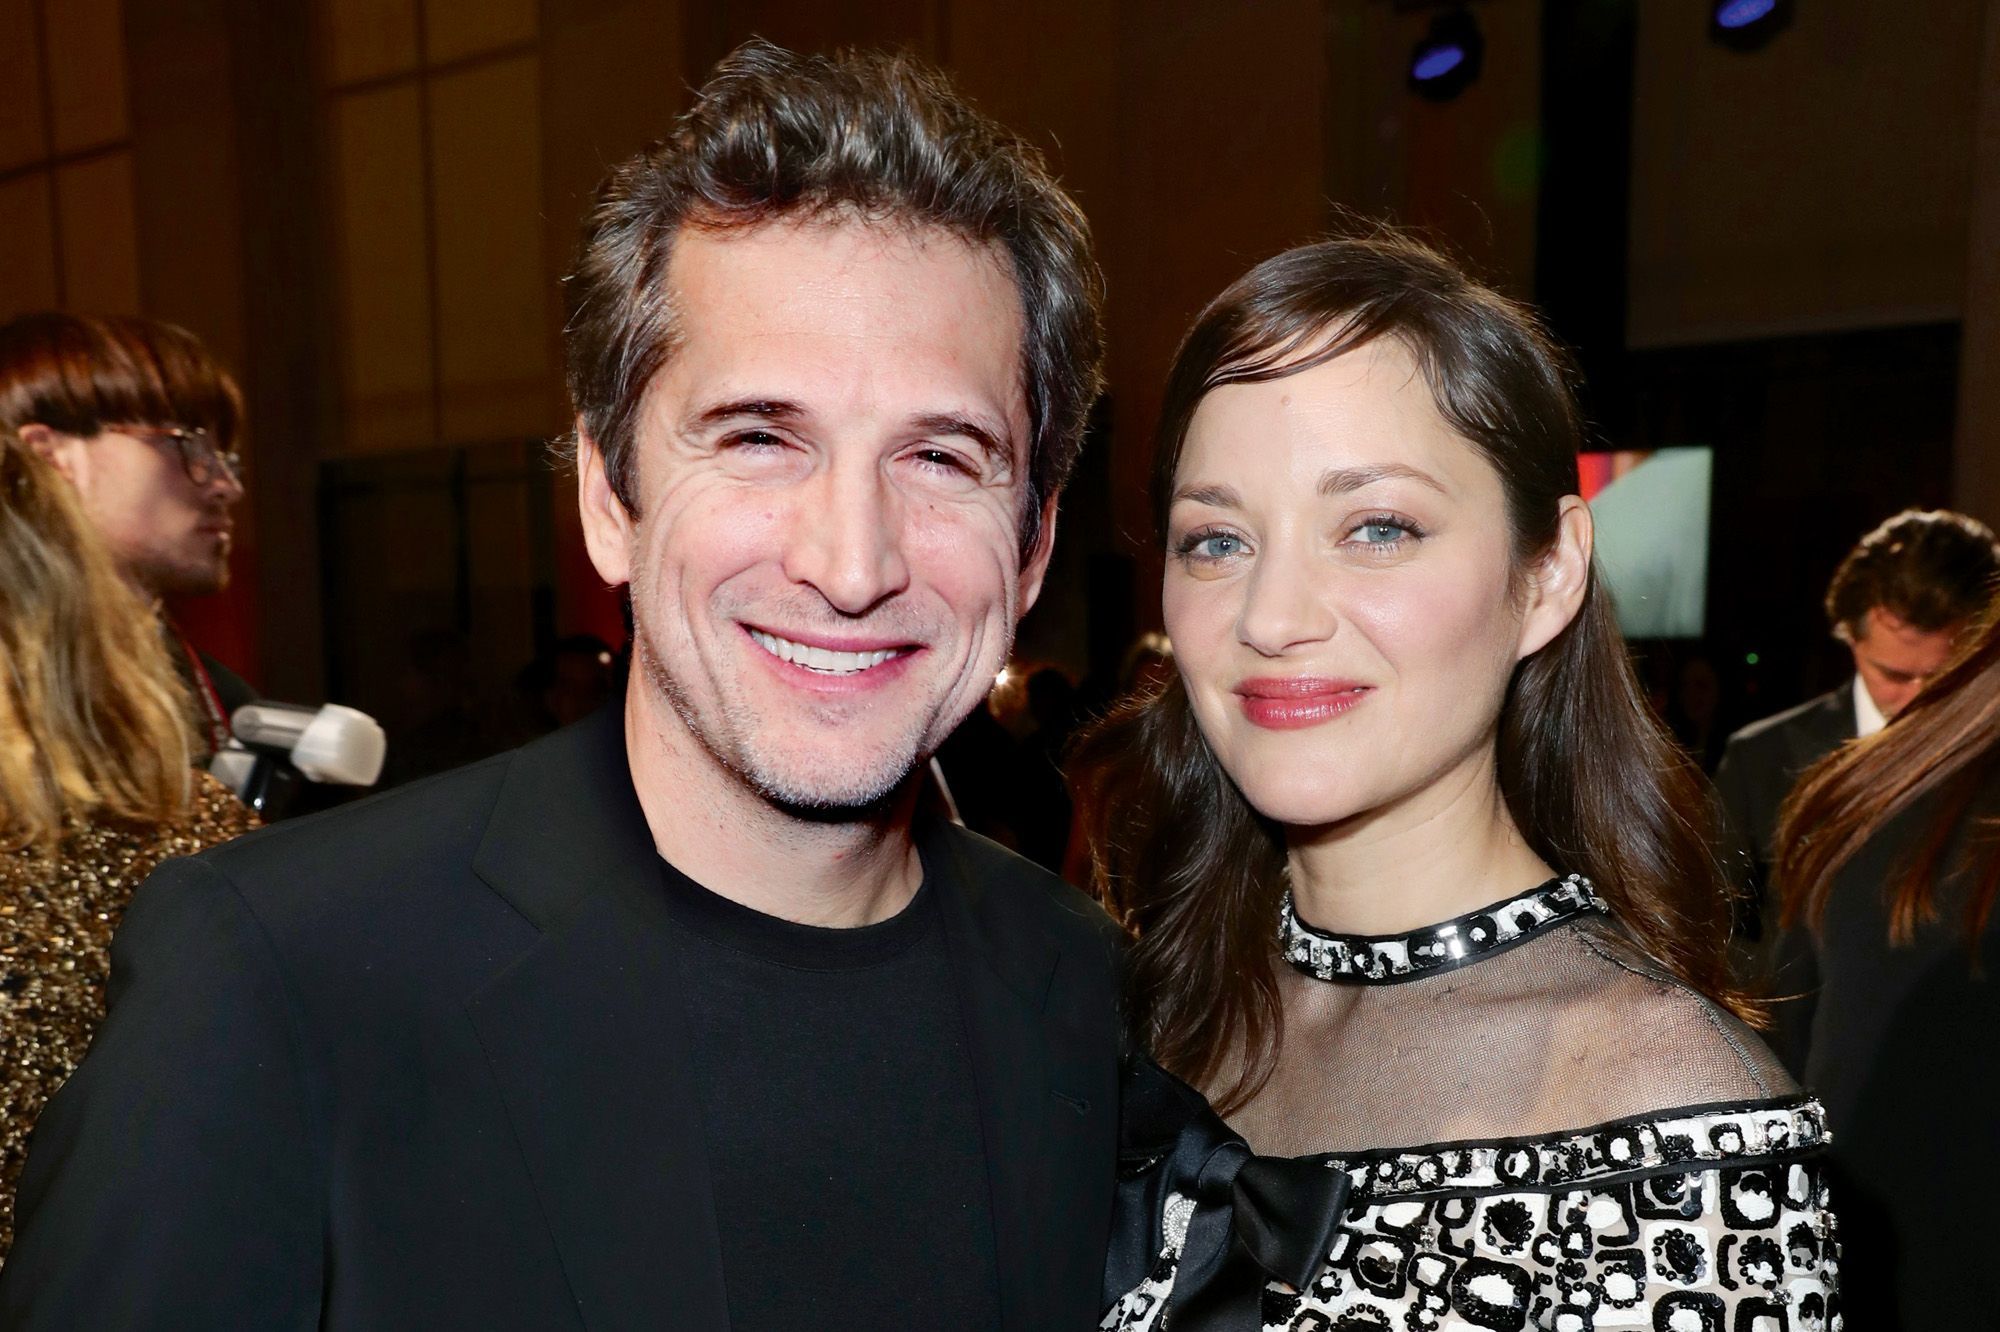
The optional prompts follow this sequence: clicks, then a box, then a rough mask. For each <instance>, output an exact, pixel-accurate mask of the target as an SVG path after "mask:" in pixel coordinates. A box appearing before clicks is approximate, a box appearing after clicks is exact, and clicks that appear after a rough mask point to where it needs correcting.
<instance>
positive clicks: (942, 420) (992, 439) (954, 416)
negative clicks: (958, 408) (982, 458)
mask: <svg viewBox="0 0 2000 1332" xmlns="http://www.w3.org/2000/svg"><path fill="white" fill-rule="evenodd" d="M910 424H911V425H913V426H915V427H916V428H917V429H918V430H920V431H922V432H923V433H924V434H926V435H958V436H960V437H962V438H965V439H969V440H971V441H972V442H973V443H975V444H977V445H978V446H979V447H980V450H981V451H982V452H984V453H986V454H987V455H989V456H990V457H991V458H992V459H993V460H994V461H995V462H997V463H1001V464H1007V463H1011V462H1012V461H1013V459H1014V451H1013V450H1012V449H1011V448H1009V447H1008V446H1007V431H1006V429H1005V428H1004V427H1001V426H998V425H994V424H991V423H989V422H987V421H984V420H982V419H980V418H979V417H976V416H971V415H968V414H966V413H964V412H925V413H923V414H922V415H920V416H915V417H912V418H911V420H910Z"/></svg>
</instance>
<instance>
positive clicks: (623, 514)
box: [576, 417, 632, 587]
mask: <svg viewBox="0 0 2000 1332" xmlns="http://www.w3.org/2000/svg"><path fill="white" fill-rule="evenodd" d="M576 502H577V510H578V514H579V516H580V517H581V518H582V519H583V545H584V549H585V550H587V551H588V552H589V553H590V563H591V565H592V567H594V568H595V569H596V570H597V576H598V577H599V578H602V579H603V580H604V584H605V586H606V587H619V586H622V585H623V584H625V583H629V582H631V581H632V515H631V513H629V512H628V511H627V510H626V508H625V501H623V500H621V499H619V498H618V492H617V491H616V490H613V489H612V487H611V476H610V474H609V473H608V472H607V471H606V470H605V464H604V451H603V450H602V449H600V448H598V447H597V441H596V440H594V439H592V438H591V437H590V435H589V433H588V432H586V431H585V430H584V428H583V419H582V418H581V417H578V418H577V423H576Z"/></svg>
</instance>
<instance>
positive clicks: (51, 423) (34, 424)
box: [0, 312, 257, 752]
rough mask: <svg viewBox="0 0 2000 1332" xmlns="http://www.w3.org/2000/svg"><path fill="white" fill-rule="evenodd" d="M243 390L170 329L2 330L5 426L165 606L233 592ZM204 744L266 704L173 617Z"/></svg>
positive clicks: (131, 321) (102, 325)
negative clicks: (250, 707) (45, 463)
mask: <svg viewBox="0 0 2000 1332" xmlns="http://www.w3.org/2000/svg"><path fill="white" fill-rule="evenodd" d="M242 419H243V395H242V392H241V390H240V389H239V388H238V387H237V385H236V381H235V380H234V379H233V378H232V377H231V376H230V374H229V372H228V371H227V370H226V369H224V368H223V366H222V364H221V363H220V362H219V361H217V360H216V358H215V356H214V354H213V353H211V352H210V351H209V350H208V348H206V347H205V346H203V345H202V344H201V342H200V341H199V340H198V339H197V338H195V336H194V335H193V334H191V333H189V332H187V331H186V330H185V329H181V328H178V327H176V326H174V325H172V324H166V323H162V322H159V321H157V320H150V319H137V318H124V317H100V316H90V315H75V314H64V313H55V312H49V313H42V314H30V315H23V316H21V317H19V318H17V319H14V320H12V321H10V322H9V323H7V324H5V325H4V326H0V431H4V432H5V433H7V434H9V435H12V436H14V437H15V438H17V439H18V440H20V442H21V443H22V444H24V445H26V446H27V447H28V448H31V449H33V450H35V452H37V453H39V454H41V455H42V456H43V457H45V458H47V459H48V460H49V461H50V462H51V463H52V464H54V466H55V467H56V469H57V470H58V471H60V472H61V473H62V474H63V475H64V476H65V477H67V478H69V480H70V482H71V483H72V484H73V485H74V486H75V487H76V490H77V495H78V497H79V498H80V499H81V500H82V502H83V508H84V512H85V513H86V514H87V515H89V517H90V519H91V521H92V523H93V524H94V525H95V526H96V528H97V530H98V533H99V534H100V535H101V536H102V537H103V538H104V541H105V544H106V545H107V546H108V547H109V548H110V551H111V554H112V557H113V558H114V559H115V560H116V561H117V563H118V567H119V569H120V571H121V572H122V573H123V574H124V575H125V577H126V578H127V579H128V580H129V581H130V582H131V583H132V584H133V585H134V586H135V587H137V588H138V589H139V590H140V591H141V592H143V593H144V594H145V595H146V597H147V598H148V599H149V600H151V601H153V602H154V603H156V604H160V603H162V602H163V599H164V598H166V597H168V596H180V597H189V596H209V595H212V594H214V593H217V592H220V591H221V590H222V589H223V588H224V587H226V586H227V585H228V583H229V553H230V547H231V543H232V540H233V538H234V532H235V524H234V520H233V518H232V516H231V515H232V511H233V510H234V509H235V507H236V505H237V503H238V501H240V500H241V499H242V498H243V483H242V462H241V459H240V458H239V457H238V456H237V454H236V453H235V451H234V450H235V441H236V437H237V433H238V430H239V428H240V426H241V423H242ZM161 622H162V626H163V629H164V631H165V632H166V633H167V635H168V637H169V639H170V640H171V645H172V647H173V648H174V659H175V661H176V663H177V664H178V665H179V667H180V668H181V672H182V675H183V677H184V678H185V679H186V681H187V684H188V689H189V693H190V695H191V696H192V697H193V699H194V704H195V708H196V713H197V715H196V717H195V720H196V722H197V723H198V732H199V734H200V736H201V739H202V741H203V748H204V749H206V750H208V751H210V752H212V751H213V750H215V749H217V748H219V747H220V746H221V745H222V744H223V742H224V741H226V740H227V739H228V736H229V729H228V728H229V716H230V714H231V713H232V712H234V711H235V710H236V708H238V707H240V706H241V705H243V704H244V703H248V702H251V701H253V700H254V699H255V698H256V697H257V695H256V692H255V691H254V690H252V689H251V688H250V686H249V685H247V684H245V683H244V682H243V681H242V680H241V679H239V678H238V677H237V676H236V675H235V674H234V673H233V672H231V671H230V670H228V669H227V668H226V667H224V666H223V665H222V664H221V663H219V662H217V661H215V660H214V659H213V658H212V657H209V656H208V655H207V654H205V653H202V652H200V651H198V650H197V649H195V648H194V647H193V645H192V644H190V643H188V642H187V640H186V638H185V637H184V636H183V635H182V634H181V633H180V632H179V631H178V630H177V629H175V628H174V627H173V625H172V622H171V621H170V620H169V619H167V617H166V615H165V613H164V610H163V611H162V616H161Z"/></svg>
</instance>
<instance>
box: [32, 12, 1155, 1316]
mask: <svg viewBox="0 0 2000 1332" xmlns="http://www.w3.org/2000/svg"><path fill="white" fill-rule="evenodd" d="M571 298H572V299H571V318H570V322H569V326H568V331H567V336H568V339H569V343H568V352H569V361H570V381H571V389H572V394H573V397H574V399H575V404H576V410H577V430H576V460H577V465H578V469H579V480H580V494H581V504H582V516H583V525H584V532H585V537H586V540H587V542H588V545H589V550H590V555H591V558H592V560H593V562H594V563H595V565H596V567H597V569H598V571H599V572H600V573H601V574H602V575H603V577H604V579H605V580H606V582H608V583H611V584H613V585H622V586H625V587H626V588H628V589H629V594H630V598H631V607H632V614H633V620H634V623H635V634H634V645H633V646H634V651H633V661H634V665H633V669H632V672H631V678H630V680H629V682H628V683H627V684H626V686H625V688H624V690H623V693H622V698H621V699H620V700H619V702H618V704H617V705H616V706H614V707H612V708H610V709H607V710H606V711H605V712H604V713H602V714H600V715H599V716H597V717H596V718H593V719H591V720H588V721H586V722H583V723H581V724H579V725H578V726H576V727H572V728H571V729H569V730H567V731H563V732H559V733H557V734H556V735H555V736H552V737H550V738H549V739H547V740H544V741H540V742H537V743H536V744H535V745H532V746H530V747H528V748H526V749H523V750H521V751H518V752H516V753H514V754H511V755H504V756H502V757H500V758H498V759H495V760H492V761H489V762H487V763H484V764H481V765H478V766H476V767H473V768H469V769H465V770H462V771H460V772H458V773H454V774H448V775H446V776H444V777H442V778H439V779H436V780H434V781H432V782H429V783H426V784H423V785H421V786H418V787H415V788H412V789H408V790H406V791H403V792H398V793H395V794H392V795H390V796H386V797H384V798H382V799H380V800H377V801H374V802H371V803H369V804H367V805H364V806H361V807H357V808H353V809H350V810H345V811H341V812H338V813H336V814H333V815H330V816H327V817H324V818H322V819H319V820H314V821H310V822H308V823H305V824H302V825H295V826H293V827H291V828H288V829H284V830H280V831H277V832H274V833H271V834H268V835H265V836H262V837H258V838H252V839H249V840H248V841H246V842H244V843H239V844H238V845H237V846H236V847H234V848H231V849H230V850H229V851H227V852H225V853H223V854H219V855H214V856H205V857H199V858H197V859H195V860H193V861H188V862H181V863H179V864H177V865H175V866H173V867H171V868H169V869H168V870H166V871H164V872H163V873H161V874H160V875H158V876H156V880H155V881H154V882H151V883H149V884H148V886H147V887H146V888H145V889H144V890H142V891H141V893H140V894H139V897H138V900H137V903H136V905H135V906H134V908H133V911H132V913H131V915H130V916H129V917H128V918H127V924H126V926H125V929H124V931H123V933H122V934H121V935H120V937H119V940H118V943H117V945H116V951H115V960H116V967H117V972H116V976H115V978H114V981H113V997H112V1002H111V1010H110V1014H109V1018H108V1020H107V1021H106V1023H105V1025H104V1027H103V1028H102V1031H101V1033H100V1035H99V1037H98V1040H97V1044H96V1046H95V1047H94V1048H93V1050H92V1052H91V1055H90V1057H89V1058H88V1059H87V1060H86V1062H85V1064H84V1065H83V1067H82V1069H81V1070H80V1071H79V1072H78V1074H77V1075H76V1077H75V1078H74V1079H73V1080H72V1082H71V1083H70V1085H69V1086H68V1087H67V1088H66V1089H65V1090H64V1091H63V1093H62V1094H61V1095H60V1096H58V1097H57V1099H56V1101H55V1103H54V1105H53V1106H52V1108H51V1109H50V1111H49V1112H48V1114H47V1115H46V1116H45V1117H44V1119H43V1122H42V1126H41V1129H40V1130H39V1132H38V1135H37V1137H36V1141H35V1145H34V1151H33V1153H32V1157H31V1160H30V1163H29V1166H28V1170H27V1175H26V1178H25V1181H24V1183H23V1186H22V1195H21V1196H22V1199H23V1205H22V1210H23V1214H24V1220H23V1223H22V1234H21V1238H20V1240H19V1241H18V1242H17V1245H16V1247H15V1250H14V1253H13V1255H12V1257H11V1258H10V1259H9V1261H8V1263H7V1267H6V1270H5V1274H4V1278H3V1279H0V1324H4V1325H5V1326H9V1327H49V1328H54V1327H63V1328H70V1327H120V1328H136V1327H166V1326H172V1327H191V1326H193V1327H224V1326H228V1327H258V1328H310V1327H341V1328H346V1327H355V1328H371V1329H376V1328H447V1327H467V1328H472V1327H477V1328H516V1327H518V1328H538V1329H539V1328H555V1327H586V1328H624V1327H633V1328H639V1327H645V1328H660V1327H671V1328H701V1329H706V1328H724V1327H731V1328H738V1329H766V1328H769V1329H777V1328H799V1327H812V1328H822V1329H823V1328H856V1329H859V1328H871V1329H880V1328H911V1329H919V1328H921V1329H935V1328H946V1327H949V1328H954V1329H960V1328H1006V1329H1020V1330H1021V1332H1028V1330H1030V1329H1034V1330H1036V1332H1040V1330H1041V1329H1048V1328H1059V1327H1084V1326H1088V1325H1089V1323H1090V1322H1091V1321H1092V1320H1093V1319H1094V1317H1095V1315H1096V1314H1097V1312H1098V1308H1097V1305H1098V1297H1099V1275H1100V1272H1101V1268H1102V1262H1103V1255H1104V1246H1105V1242H1106V1237H1107V1229H1108V1224H1109V1206H1110V1195H1111V1191H1112V1173H1113V1154H1114V1128H1113V1126H1114V1124H1115V1121H1116V1105H1115V1099H1116V1097H1115V1079H1116V1069H1115V1060H1116V1051H1117V1038H1116V1035H1115V1032H1114V1023H1115V1017H1114V1008H1115V1004H1114V999H1113V992H1114V983H1113V974H1112V973H1113V970H1114V965H1115V944H1114V942H1113V936H1114V932H1113V931H1112V930H1111V928H1110V925H1109V922H1108V921H1107V920H1106V919H1105V918H1104V917H1103V915H1102V914H1101V913H1100V912H1098V911H1097V909H1096V908H1095V907H1094V906H1092V905H1091V904H1089V903H1088V902H1087V901H1086V900H1084V899H1083V898H1082V897H1081V896H1080V895H1078V894H1076V893H1074V892H1073V891H1072V890H1070V889H1068V888H1067V887H1065V886H1064V885H1062V884H1061V883H1059V882H1058V881H1056V880H1054V879H1052V878H1050V877H1048V876H1047V875H1045V874H1043V873H1041V872H1040V871H1038V870H1036V869H1035V868H1033V867H1032V866H1030V865H1028V864H1027V863H1026V862H1024V861H1021V860H1018V859H1016V858H1014V857H1012V856H1010V855H1009V854H1007V853H1006V852H1003V851H1001V850H999V849H998V848H996V847H993V846H991V845H990V844H987V843H984V842H981V841H979V840H978V839H977V838H974V837H972V836H970V835H969V834H966V833H964V832H962V831H960V830H958V829H955V828H952V827H949V826H943V825H937V824H931V823H926V822H923V821H920V820H918V819H917V818H916V816H915V814H914V810H915V807H916V786H915V778H914V774H916V773H918V772H920V771H921V769H922V765H923V764H924V762H925V760H926V758H927V757H928V756H929V754H930V753H931V752H932V751H933V750H934V749H935V748H936V747H937V746H938V745H939V744H940V743H941V742H942V741H943V740H944V738H945V737H946V735H948V734H949V733H950V731H951V730H952V728H953V727H954V726H955V725H956V724H957V723H958V722H959V721H960V720H961V719H962V718H963V717H964V716H965V715H966V714H967V713H968V712H969V711H970V710H971V709H972V708H974V707H976V706H978V705H979V703H980V701H981V700H982V698H983V697H984V696H985V693H986V691H987V689H988V687H989V686H990V684H991V681H992V679H993V677H994V673H995V672H996V671H997V670H998V669H999V668H1000V666H1001V664H1002V663H1003V662H1004V661H1005V660H1006V656H1007V651H1008V647H1009V644H1010V641H1011V638H1012V635H1013V631H1014V627H1015V625H1016V623H1017V621H1018V620H1019V618H1020V617H1021V615H1022V614H1024V613H1025V612H1026V610H1027V609H1028V607H1029V606H1030V605H1031V604H1032V603H1033V601H1034V600H1035V598H1036V596H1037V594H1038V593H1039V591H1040V588H1041V580H1042V575H1043V572H1044V571H1045V569H1046V568H1047V564H1048V556H1049V543H1050V542H1051V540H1052V539H1053V536H1054V526H1055V513H1056V498H1057V495H1058V494H1059V492H1060V490H1061V486H1062V482H1063V480H1064V477H1065V476H1066V474H1067V472H1068V471H1069V468H1070V464H1071V462H1072V461H1073V459H1074V457H1075V453H1076V448H1077V444H1078V441H1079V438H1080V436H1081V432H1082V425H1083V419H1084V414H1085V412H1086V411H1087V409H1088V407H1089V405H1090V401H1091V399H1092V397H1093V396H1094V394H1095V392H1096V389H1097V384H1098V363H1099V357H1100V337H1099V332H1098V307H1099V301H1100V297H1099V285H1098V278H1097V275H1096V270H1095V267H1094V265H1093V262H1092V260H1091V257H1090V253H1089V242H1088V235H1087V231H1086V229H1085V225H1084V222H1083V219H1082V217H1081V215H1080V214H1079V213H1078V212H1077V210H1076V208H1075V206H1074V205H1073V204H1072V203H1071V202H1070V201H1069V200H1068V199H1067V198H1066V197H1065V196H1064V195H1063V194H1062V192H1061V191H1060V190H1059V189H1058V188H1057V187H1056V185H1055V184H1054V182H1053V181H1052V180H1051V179H1050V178H1049V176H1048V175H1047V173H1046V171H1045V170H1044V168H1043V167H1042V165H1041V163H1040V161H1039V159H1038V158H1037V157H1036V155H1035V154H1034V153H1033V152H1032V151H1031V150H1030V149H1028V148H1027V147H1026V146H1025V145H1024V144H1023V143H1022V142H1021V141H1020V140H1019V139H1018V138H1016V137H1015V136H1013V135H1011V134H1009V133H1007V132H1006V131H1004V130H1002V129H1001V128H1000V127H998V126H996V125H994V124H993V123H992V122H990V121H988V120H986V119H984V118H982V117H980V116H979V115H977V114H976V113H974V112H973V111H972V110H971V109H970V108H969V107H967V106H966V105H965V104H964V103H963V102H962V101H961V100H959V99H958V98H957V97H956V95H955V94H953V93H952V91H951V90H950V89H949V87H948V86H946V85H945V84H944V82H943V80H942V79H941V78H940V77H939V76H937V75H936V74H934V73H931V72H928V71H925V70H923V69H921V68H919V67H917V66H915V65H913V64H911V63H910V62H907V61H904V60H899V59H891V58H887V57H880V56H868V55H853V56H843V57H839V58H834V59H825V58H800V57H794V56H792V55H789V54H787V53H785V52H782V51H779V50H777V49H775V48H773V47H770V46H766V45H762V44H755V45H752V46H750V47H746V48H744V49H742V50H740V51H738V52H737V53H736V54H734V55H733V56H731V57H730V58H729V59H728V60H726V61H724V62H723V65H722V66H721V67H720V69H719V70H718V72H717V74H716V76H715V78H714V79H713V80H712V81H711V82H710V83H709V85H708V86H707V87H706V88H704V89H703V90H702V92H701V93H700V95H699V97H698V98H697V101H696V103H695V105H694V107H693V109H692V110H691V111H689V113H688V114H687V115H686V116H685V117H684V118H683V119H682V121H681V122H680V124H679V125H678V126H677V128H676V130H675V133H674V134H673V135H672V136H671V137H670V138H669V139H668V140H667V141H666V142H665V143H664V144H663V145H661V146H659V147H657V148H655V149H653V150H651V151H650V152H648V153H647V154H645V155H643V156H641V157H639V158H636V159H634V160H632V161H630V162H628V163H626V164H625V165H623V166H622V167H620V168H619V169H618V170H617V171H616V172H615V173H614V174H613V176H612V178H611V179H610V181H609V182H608V183H607V185H606V186H605V188H604V190H603V191H602V193H601V195H600V198H599V200H598V204H597V206H596V209H595V211H594V213H593V215H592V218H591V220H590V223H589V226H588V230H587V234H586V239H585V244H584V247H583V252H582V257H581V260H580V263H579V265H578V270H577V273H576V275H575V277H574V278H573V279H572V284H571Z"/></svg>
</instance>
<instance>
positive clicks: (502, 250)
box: [430, 57, 562, 442]
mask: <svg viewBox="0 0 2000 1332" xmlns="http://www.w3.org/2000/svg"><path fill="white" fill-rule="evenodd" d="M537 77H538V71H537V68H536V62H535V61H534V60H533V59H532V58H530V57H521V58H518V59H511V60H507V61H504V62H502V63H499V64H488V65H480V66H477V67H475V68H472V69H468V70H466V71H465V72H463V73H460V74H452V75H448V76H445V77H441V78H438V79H437V80H435V81H434V82H433V83H432V85H431V145H430V147H431V158H430V175H431V181H432V190H433V207H434V209H435V217H436V228H437V301H438V312H437V313H438V323H437V326H438V348H437V350H438V356H439V372H440V379H441V388H442V395H443V399H442V402H443V413H444V419H443V424H442V431H443V438H445V439H447V440H451V441H454V442H463V441H475V440H489V439H518V438H520V437H521V436H522V435H525V434H532V433H548V432H551V431H553V430H555V429H558V428H560V426H561V424H562V421H561V418H560V416H557V417H555V418H554V419H551V417H550V415H549V414H548V410H547V409H548V404H549V398H550V388H551V386H552V382H553V380H554V377H555V374H556V370H555V364H554V362H553V360H552V358H551V357H550V355H549V342H548V321H549V318H550V308H551V305H552V302H551V300H550V297H551V295H552V294H553V289H552V285H551V282H550V275H549V274H548V273H546V272H545V271H544V270H543V267H542V264H543V259H544V255H545V253H546V252H545V250H544V247H543V244H542V214H541V206H542V179H541V172H542V164H541V120H540V99H539V96H538V93H537Z"/></svg>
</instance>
